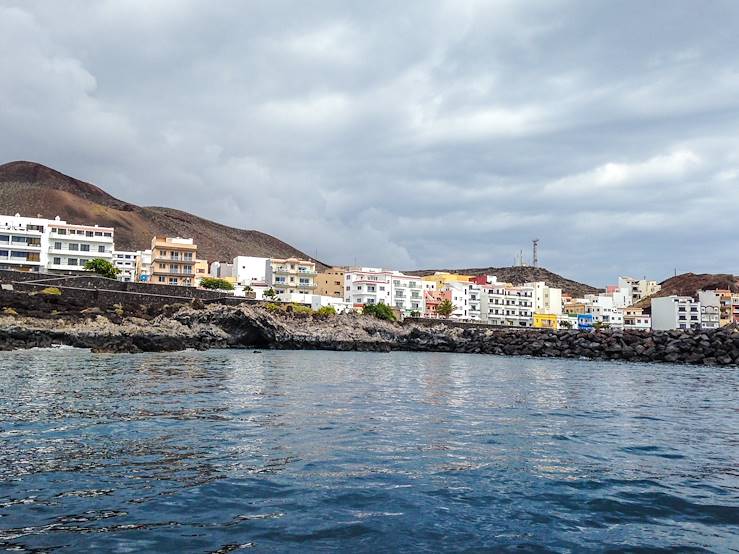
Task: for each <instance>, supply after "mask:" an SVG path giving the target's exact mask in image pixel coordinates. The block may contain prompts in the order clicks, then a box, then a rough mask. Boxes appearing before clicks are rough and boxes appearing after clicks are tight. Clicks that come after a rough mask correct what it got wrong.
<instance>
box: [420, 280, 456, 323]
mask: <svg viewBox="0 0 739 554" xmlns="http://www.w3.org/2000/svg"><path fill="white" fill-rule="evenodd" d="M427 285H432V286H431V288H427ZM422 286H423V308H424V309H423V315H424V317H439V314H438V313H437V312H436V308H437V307H438V306H439V304H441V303H442V302H443V301H444V300H449V301H450V302H451V301H452V293H451V292H450V291H448V290H436V288H435V286H436V285H435V284H434V283H427V282H426V281H424V282H423V283H422Z"/></svg>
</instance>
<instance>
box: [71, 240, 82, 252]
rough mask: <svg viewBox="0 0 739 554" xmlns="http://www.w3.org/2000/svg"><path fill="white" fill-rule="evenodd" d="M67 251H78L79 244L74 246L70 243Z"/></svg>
mask: <svg viewBox="0 0 739 554" xmlns="http://www.w3.org/2000/svg"><path fill="white" fill-rule="evenodd" d="M69 249H70V250H72V251H76V250H79V249H80V245H79V244H76V243H74V242H70V243H69Z"/></svg>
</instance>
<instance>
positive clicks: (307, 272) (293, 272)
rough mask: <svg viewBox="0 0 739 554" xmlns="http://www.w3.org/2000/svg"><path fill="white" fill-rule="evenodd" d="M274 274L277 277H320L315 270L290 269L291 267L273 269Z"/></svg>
mask: <svg viewBox="0 0 739 554" xmlns="http://www.w3.org/2000/svg"><path fill="white" fill-rule="evenodd" d="M272 273H274V274H276V275H308V276H315V275H318V273H317V272H316V271H313V270H309V269H307V270H301V269H290V268H289V267H282V266H280V267H275V268H272Z"/></svg>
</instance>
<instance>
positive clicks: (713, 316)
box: [698, 290, 721, 329]
mask: <svg viewBox="0 0 739 554" xmlns="http://www.w3.org/2000/svg"><path fill="white" fill-rule="evenodd" d="M698 302H700V305H701V329H718V328H719V327H721V297H720V296H719V294H718V293H717V292H716V291H705V290H700V291H698Z"/></svg>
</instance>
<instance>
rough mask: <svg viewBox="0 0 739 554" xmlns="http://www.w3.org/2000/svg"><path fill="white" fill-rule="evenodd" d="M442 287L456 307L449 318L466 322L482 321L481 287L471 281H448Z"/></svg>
mask: <svg viewBox="0 0 739 554" xmlns="http://www.w3.org/2000/svg"><path fill="white" fill-rule="evenodd" d="M442 287H443V290H446V291H448V292H449V294H450V299H451V301H452V305H453V306H454V310H453V311H452V313H451V315H450V316H449V317H450V318H451V319H461V320H465V321H466V320H472V319H477V320H478V321H479V320H480V304H481V301H482V300H481V294H480V285H475V284H473V283H470V282H469V281H467V282H464V281H447V282H446V283H444V284H443V285H442ZM473 287H474V289H473ZM473 298H474V309H473V300H472V299H473ZM473 313H474V315H473Z"/></svg>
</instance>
